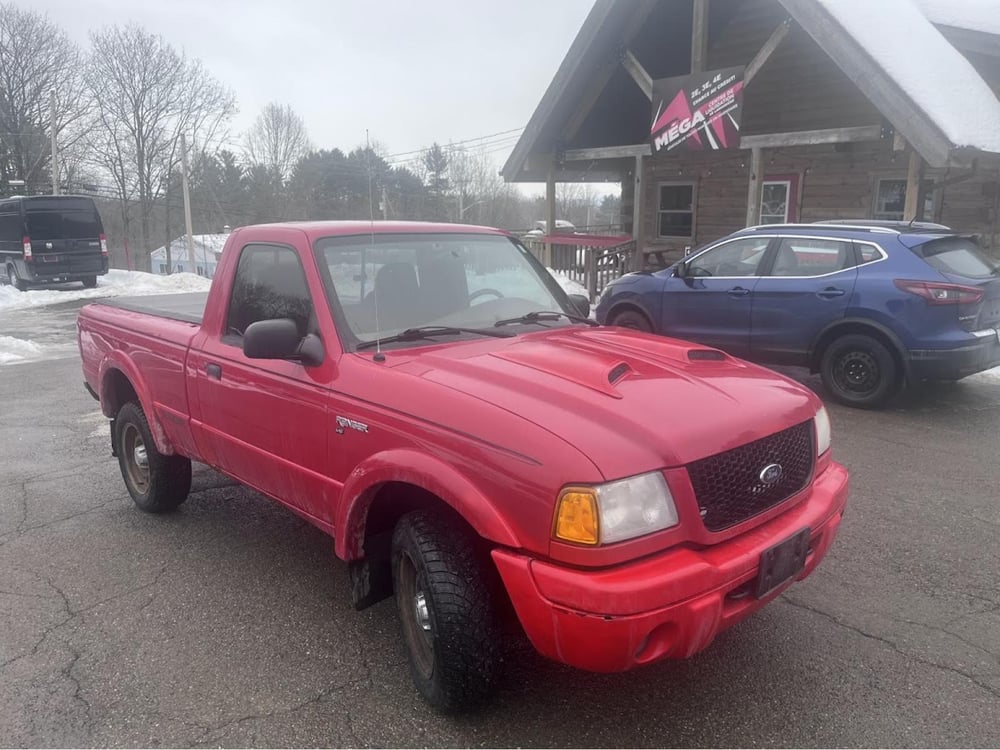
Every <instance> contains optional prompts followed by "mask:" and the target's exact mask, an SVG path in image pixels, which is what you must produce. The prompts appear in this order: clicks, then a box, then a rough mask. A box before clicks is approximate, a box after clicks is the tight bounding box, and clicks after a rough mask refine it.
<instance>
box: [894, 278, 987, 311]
mask: <svg viewBox="0 0 1000 750" xmlns="http://www.w3.org/2000/svg"><path fill="white" fill-rule="evenodd" d="M893 283H894V284H895V285H896V286H897V287H899V288H900V289H902V290H903V291H904V292H909V293H910V294H915V295H917V296H918V297H923V298H924V299H925V300H927V304H929V305H975V304H977V303H979V302H982V300H983V290H982V289H980V288H979V287H975V286H963V285H962V284H944V283H938V282H936V281H907V280H906V279H895V280H894V281H893Z"/></svg>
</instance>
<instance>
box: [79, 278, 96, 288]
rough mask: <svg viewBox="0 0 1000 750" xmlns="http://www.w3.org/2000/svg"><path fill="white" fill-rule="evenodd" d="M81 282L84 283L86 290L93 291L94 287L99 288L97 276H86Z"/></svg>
mask: <svg viewBox="0 0 1000 750" xmlns="http://www.w3.org/2000/svg"><path fill="white" fill-rule="evenodd" d="M80 281H82V282H83V288H84V289H93V288H94V287H96V286H97V277H96V276H84V277H83V278H82V279H80Z"/></svg>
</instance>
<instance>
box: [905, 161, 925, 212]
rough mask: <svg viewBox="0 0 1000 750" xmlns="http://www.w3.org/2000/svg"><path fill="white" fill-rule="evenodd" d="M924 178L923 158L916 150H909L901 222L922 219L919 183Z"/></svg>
mask: <svg viewBox="0 0 1000 750" xmlns="http://www.w3.org/2000/svg"><path fill="white" fill-rule="evenodd" d="M923 177H924V158H923V157H922V156H921V155H920V152H919V151H917V150H916V149H911V150H910V166H909V169H908V170H907V171H906V202H905V203H904V204H903V221H914V220H916V219H922V218H923V216H922V214H923V206H922V205H921V204H920V183H921V182H923Z"/></svg>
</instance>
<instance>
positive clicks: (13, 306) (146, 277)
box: [0, 268, 212, 325]
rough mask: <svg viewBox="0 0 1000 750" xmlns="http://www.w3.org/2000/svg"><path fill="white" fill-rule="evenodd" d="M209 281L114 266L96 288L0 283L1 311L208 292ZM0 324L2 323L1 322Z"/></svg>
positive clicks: (200, 277)
mask: <svg viewBox="0 0 1000 750" xmlns="http://www.w3.org/2000/svg"><path fill="white" fill-rule="evenodd" d="M211 283H212V282H211V281H210V280H209V279H206V278H204V277H202V276H197V275H195V274H193V273H175V274H172V275H170V276H161V275H159V274H153V273H143V272H142V271H122V270H119V269H117V268H113V269H111V270H110V271H108V273H107V275H106V276H98V277H97V288H96V289H81V288H80V287H79V286H78V285H76V284H73V285H69V284H67V285H64V286H65V287H67V288H65V289H61V288H60V289H52V288H49V289H29V290H28V291H26V292H19V291H17V289H15V288H14V287H12V286H0V312H2V311H4V310H24V309H27V308H29V307H45V306H46V305H56V304H59V303H60V302H71V301H73V300H77V299H98V298H101V297H119V296H132V295H138V296H144V295H149V294H171V293H176V292H204V291H208V288H209V286H210V285H211ZM0 325H2V324H0Z"/></svg>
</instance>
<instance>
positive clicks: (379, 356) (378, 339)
mask: <svg viewBox="0 0 1000 750" xmlns="http://www.w3.org/2000/svg"><path fill="white" fill-rule="evenodd" d="M365 151H367V152H368V154H367V156H368V213H369V216H370V221H369V224H368V228H369V230H370V235H371V238H370V239H371V249H372V253H373V254H374V252H375V204H374V202H373V199H372V145H371V141H370V140H369V139H368V128H365ZM367 272H368V271H367V269H366V268H364V266H363V265H362V268H361V275H362V276H364V275H365V274H366V273H367ZM372 300H373V301H374V302H375V355H374V356H373V357H372V359H373V360H374V361H376V362H385V355H384V354H383V353H382V326H381V325H380V324H379V322H378V284H376V283H375V282H374V281H372Z"/></svg>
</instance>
